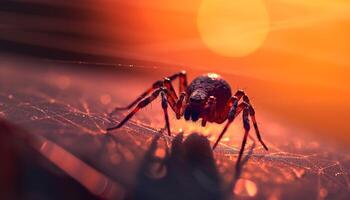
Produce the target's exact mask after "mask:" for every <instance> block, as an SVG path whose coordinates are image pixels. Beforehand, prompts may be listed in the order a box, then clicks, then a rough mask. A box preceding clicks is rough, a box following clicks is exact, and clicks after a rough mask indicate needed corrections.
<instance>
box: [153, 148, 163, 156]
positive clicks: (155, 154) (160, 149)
mask: <svg viewBox="0 0 350 200" xmlns="http://www.w3.org/2000/svg"><path fill="white" fill-rule="evenodd" d="M154 156H156V157H158V158H164V157H165V150H164V149H163V148H158V149H157V150H156V152H155V153H154Z"/></svg>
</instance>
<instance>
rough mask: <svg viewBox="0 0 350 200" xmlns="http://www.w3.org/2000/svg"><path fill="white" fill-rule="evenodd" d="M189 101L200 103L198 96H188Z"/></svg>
mask: <svg viewBox="0 0 350 200" xmlns="http://www.w3.org/2000/svg"><path fill="white" fill-rule="evenodd" d="M190 101H191V102H192V103H200V102H201V99H199V98H190Z"/></svg>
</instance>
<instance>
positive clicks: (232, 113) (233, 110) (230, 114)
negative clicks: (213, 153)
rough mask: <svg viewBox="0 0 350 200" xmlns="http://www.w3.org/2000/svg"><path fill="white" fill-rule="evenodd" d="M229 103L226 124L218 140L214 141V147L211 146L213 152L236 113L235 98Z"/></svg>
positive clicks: (236, 101) (236, 104)
mask: <svg viewBox="0 0 350 200" xmlns="http://www.w3.org/2000/svg"><path fill="white" fill-rule="evenodd" d="M231 100H232V101H231V102H229V105H230V104H232V105H231V107H230V110H229V112H228V116H227V123H226V125H225V127H224V129H223V130H222V131H221V133H220V135H219V137H218V139H217V140H216V142H215V143H214V146H213V150H214V149H215V148H216V146H217V145H218V144H219V142H220V140H221V138H222V136H223V135H224V134H225V132H226V131H227V129H228V127H229V126H230V124H231V123H232V122H233V120H234V118H235V116H236V113H237V108H238V100H237V98H234V99H233V98H231Z"/></svg>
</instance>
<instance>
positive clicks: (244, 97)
mask: <svg viewBox="0 0 350 200" xmlns="http://www.w3.org/2000/svg"><path fill="white" fill-rule="evenodd" d="M243 101H245V102H247V103H248V104H249V115H250V118H251V119H252V122H253V126H254V129H255V133H256V137H257V138H258V140H259V142H260V143H261V145H262V146H263V147H264V148H265V150H266V151H268V150H269V149H268V148H267V146H266V144H265V143H264V141H263V140H262V138H261V135H260V131H259V127H258V123H257V122H256V118H255V110H254V108H253V106H252V104H251V103H250V101H249V98H248V96H247V95H244V96H243Z"/></svg>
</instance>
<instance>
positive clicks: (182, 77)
mask: <svg viewBox="0 0 350 200" xmlns="http://www.w3.org/2000/svg"><path fill="white" fill-rule="evenodd" d="M176 78H179V93H182V92H184V91H185V90H186V88H187V75H186V72H185V71H181V72H178V73H175V74H173V75H171V76H168V77H165V78H164V79H163V80H158V81H156V82H154V83H153V84H152V86H151V87H150V88H148V89H147V90H146V91H145V92H143V93H142V94H141V95H140V96H138V97H137V98H136V99H135V100H134V101H132V102H131V103H130V104H129V105H127V106H125V107H116V108H115V109H114V110H113V111H112V112H111V113H110V115H113V114H114V113H115V112H116V111H119V110H128V109H130V108H132V107H134V106H135V105H136V104H137V103H138V102H140V101H141V100H142V99H144V98H145V97H146V96H147V95H149V94H151V93H152V92H153V91H155V90H156V89H158V88H160V87H163V86H164V80H169V82H172V81H174V80H175V79H176ZM170 84H171V83H170ZM171 87H172V86H171ZM170 93H171V96H172V97H173V98H174V99H176V98H175V97H176V93H175V90H172V91H171V92H170Z"/></svg>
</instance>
